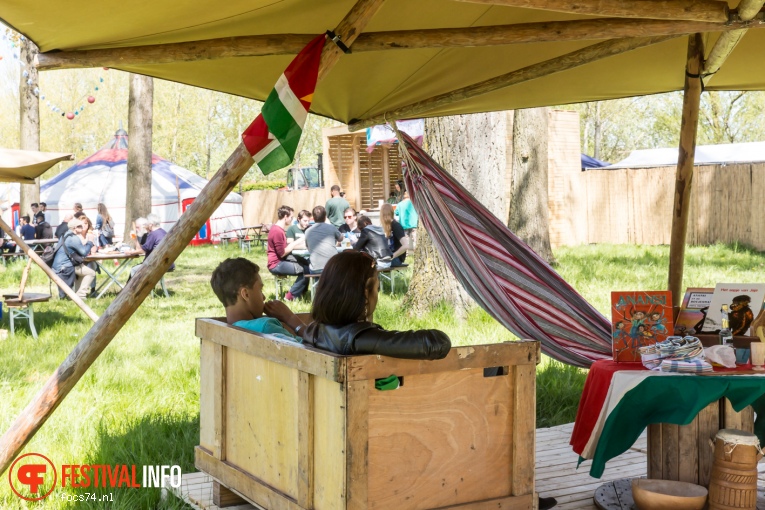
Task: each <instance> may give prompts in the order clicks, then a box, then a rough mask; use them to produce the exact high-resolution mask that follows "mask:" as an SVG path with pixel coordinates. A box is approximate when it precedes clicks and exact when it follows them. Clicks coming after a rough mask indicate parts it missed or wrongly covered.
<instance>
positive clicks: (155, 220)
mask: <svg viewBox="0 0 765 510" xmlns="http://www.w3.org/2000/svg"><path fill="white" fill-rule="evenodd" d="M139 219H142V218H139ZM136 224H138V220H136ZM145 228H146V231H147V234H146V237H145V238H144V237H141V239H143V241H142V242H140V243H138V248H137V249H136V250H133V251H132V252H131V253H143V254H144V255H145V256H144V258H143V262H146V259H148V258H149V255H151V252H153V251H154V249H155V248H156V247H157V246H159V243H161V242H162V239H164V238H165V236H167V232H165V229H164V228H162V219H161V218H160V217H159V216H157V215H156V214H150V215H148V216H147V217H146V225H145ZM143 262H141V263H140V264H136V265H134V266H133V267H131V268H130V278H132V277H133V276H135V274H136V273H137V272H138V270H139V269H141V267H142V265H143ZM174 270H175V264H172V265H170V268H169V269H168V270H167V271H168V272H170V271H174ZM128 280H129V279H128Z"/></svg>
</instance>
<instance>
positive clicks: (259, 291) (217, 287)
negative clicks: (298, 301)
mask: <svg viewBox="0 0 765 510" xmlns="http://www.w3.org/2000/svg"><path fill="white" fill-rule="evenodd" d="M210 286H211V287H212V289H213V292H215V295H216V296H218V299H219V300H220V302H221V303H223V306H224V307H225V308H226V323H227V324H229V325H231V326H236V327H238V328H243V329H247V330H250V331H254V332H256V333H265V334H267V335H274V336H276V337H278V338H281V339H283V340H290V341H292V342H302V341H303V338H302V337H301V336H300V333H301V332H303V329H304V328H305V324H303V321H302V320H300V318H299V317H298V316H297V315H295V314H294V313H292V310H290V309H289V308H287V305H285V304H284V303H282V302H281V301H276V300H273V301H268V302H265V299H266V298H265V296H264V295H263V279H262V278H261V277H260V267H258V265H257V264H254V263H252V262H251V261H249V260H247V259H245V258H241V257H240V258H233V259H226V260H224V261H223V262H221V263H220V264H219V265H218V267H216V268H215V271H213V273H212V278H210ZM264 313H265V316H264V315H263V314H264ZM282 323H284V324H286V325H287V328H289V329H285V327H284V326H283V325H282Z"/></svg>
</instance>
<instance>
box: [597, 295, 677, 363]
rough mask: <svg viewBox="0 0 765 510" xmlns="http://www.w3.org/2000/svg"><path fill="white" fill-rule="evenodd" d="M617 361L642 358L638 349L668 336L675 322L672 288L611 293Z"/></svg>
mask: <svg viewBox="0 0 765 510" xmlns="http://www.w3.org/2000/svg"><path fill="white" fill-rule="evenodd" d="M611 332H612V335H613V353H614V361H640V353H639V352H638V349H639V348H640V347H643V346H645V345H653V344H655V343H656V342H662V341H664V340H666V338H667V336H669V335H671V334H672V333H673V332H674V328H673V326H672V293H671V292H669V291H668V290H656V291H642V292H639V291H633V292H612V293H611Z"/></svg>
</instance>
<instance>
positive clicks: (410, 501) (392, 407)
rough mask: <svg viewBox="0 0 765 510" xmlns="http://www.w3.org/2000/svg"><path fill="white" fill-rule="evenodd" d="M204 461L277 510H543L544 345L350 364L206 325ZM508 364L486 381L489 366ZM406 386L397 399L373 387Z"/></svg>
mask: <svg viewBox="0 0 765 510" xmlns="http://www.w3.org/2000/svg"><path fill="white" fill-rule="evenodd" d="M196 333H197V336H199V337H200V338H201V339H202V345H201V374H200V376H201V385H202V387H201V394H200V406H201V410H200V444H199V446H198V447H197V448H196V451H195V464H196V467H197V468H198V469H200V470H201V471H204V472H205V473H208V474H209V475H211V476H212V477H213V478H215V479H216V480H217V481H218V482H220V483H221V484H222V485H223V486H225V487H226V488H228V489H232V490H234V491H236V492H237V493H239V494H241V495H242V496H244V497H246V498H247V499H248V500H250V501H251V502H252V503H255V504H257V505H260V506H262V507H264V508H267V509H269V510H275V509H291V510H299V509H305V510H307V509H317V510H341V509H342V510H344V509H394V508H395V509H397V510H405V509H436V508H439V509H440V508H455V509H456V508H460V509H468V508H470V509H489V508H491V509H528V510H533V508H535V507H536V495H535V492H534V441H535V422H536V409H535V406H536V397H535V369H536V363H537V360H538V357H539V343H538V342H532V341H524V342H512V343H510V342H508V343H501V344H492V345H480V346H470V347H455V348H452V350H451V352H450V353H449V355H448V356H447V357H446V358H444V359H442V360H438V361H418V360H400V359H394V358H387V357H384V356H347V357H345V356H338V355H334V354H331V353H328V352H325V351H319V350H316V349H312V348H309V347H304V346H302V345H299V344H296V343H292V342H285V341H280V340H277V339H271V338H267V337H265V336H261V335H257V334H255V333H251V332H249V331H245V330H242V329H239V328H234V327H231V326H228V325H226V324H225V323H224V322H221V321H219V320H216V319H197V322H196ZM487 367H503V369H502V370H501V375H499V376H494V377H485V372H484V368H487ZM392 374H395V375H397V376H398V377H399V378H401V380H402V385H401V387H400V388H399V389H397V390H392V391H378V390H376V389H375V386H374V385H375V379H378V378H383V377H388V376H390V375H392Z"/></svg>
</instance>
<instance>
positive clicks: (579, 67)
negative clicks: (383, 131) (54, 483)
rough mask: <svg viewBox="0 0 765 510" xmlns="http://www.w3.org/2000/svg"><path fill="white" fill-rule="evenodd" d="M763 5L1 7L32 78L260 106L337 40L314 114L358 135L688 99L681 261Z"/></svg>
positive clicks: (222, 190)
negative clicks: (97, 79) (702, 174)
mask: <svg viewBox="0 0 765 510" xmlns="http://www.w3.org/2000/svg"><path fill="white" fill-rule="evenodd" d="M763 3H764V0H742V2H741V5H738V11H737V12H733V11H730V10H729V7H734V6H736V4H735V3H734V2H731V3H730V4H729V3H727V2H719V1H716V0H555V1H551V0H416V1H413V0H387V1H386V0H229V1H227V2H216V3H214V4H213V3H211V2H205V1H200V0H184V1H179V0H155V1H153V2H151V3H150V4H146V3H145V2H117V1H115V0H104V1H102V2H96V3H93V2H87V3H86V2H84V1H83V0H73V1H70V2H61V1H60V0H38V1H36V2H31V3H30V2H19V1H18V0H0V18H2V19H3V20H4V21H5V22H6V23H8V24H9V25H10V26H12V27H13V28H14V29H16V30H18V31H19V32H21V33H22V34H24V35H25V36H27V37H29V38H30V39H31V40H32V41H33V42H34V43H35V44H36V45H37V46H38V47H39V48H40V50H41V51H42V53H41V54H40V55H39V56H38V63H39V66H38V68H39V69H41V70H44V69H63V68H76V67H101V66H105V67H113V68H116V69H122V70H125V71H131V72H136V73H142V74H146V75H150V76H155V77H158V78H163V79H167V80H173V81H177V82H181V83H187V84H190V85H196V86H199V87H205V88H209V89H214V90H220V91H223V92H228V93H232V94H238V95H241V96H245V97H250V98H254V99H259V100H263V99H265V98H266V96H267V95H268V94H269V93H270V92H271V90H272V87H273V86H274V83H275V82H276V80H277V78H278V77H279V76H280V74H281V73H282V72H283V70H284V69H285V67H286V66H287V65H288V63H289V62H290V61H291V58H292V55H294V54H296V53H297V52H298V51H300V49H301V48H302V47H303V46H304V45H305V44H306V43H308V41H309V40H310V39H311V38H312V37H313V36H315V35H317V34H320V33H323V32H325V31H326V30H327V29H331V28H334V30H333V32H332V34H333V36H334V35H336V36H337V37H338V38H339V40H340V41H341V42H342V43H343V45H344V46H347V47H350V48H351V50H352V53H348V54H344V55H343V54H342V50H341V47H340V46H341V45H339V44H338V45H335V44H331V43H329V44H327V45H326V46H325V47H324V50H323V53H322V57H321V64H320V66H319V81H320V82H321V83H320V84H319V86H318V87H317V89H316V94H315V96H314V98H313V105H312V111H313V112H314V113H317V114H320V115H325V116H329V117H332V118H335V119H338V120H341V121H344V122H350V121H357V122H355V123H354V125H353V126H352V127H360V126H363V125H369V124H372V123H377V122H380V121H381V120H382V119H383V118H387V119H401V118H410V117H415V116H437V115H454V114H463V113H474V112H482V111H492V110H503V109H514V108H524V107H532V106H541V105H551V104H563V103H572V102H578V101H591V100H599V99H610V98H617V97H626V96H633V95H640V94H651V93H657V92H666V91H671V90H678V89H681V88H683V89H684V90H685V98H686V101H685V104H684V108H683V133H681V151H680V154H681V161H680V162H679V164H678V168H679V170H678V178H677V183H676V200H675V210H674V211H673V248H675V242H676V241H677V242H679V243H680V245H681V246H683V247H684V240H685V230H684V229H685V226H684V225H685V224H686V218H687V210H688V205H687V204H688V198H689V194H690V180H691V175H692V168H693V151H694V146H695V134H696V131H695V130H696V125H697V121H698V100H699V94H700V92H701V79H702V78H703V80H704V82H705V84H706V85H707V88H708V89H709V90H717V89H744V90H750V89H762V88H765V68H763V67H762V66H759V65H758V63H759V61H758V60H757V57H759V54H760V51H759V49H760V48H762V47H763V42H765V31H763V33H760V32H761V31H759V30H750V31H747V30H745V29H747V28H753V29H756V28H759V27H761V26H763V23H762V21H761V19H762V15H761V14H760V13H759V11H760V9H761V8H762V6H763ZM721 33H722V35H721ZM745 33H746V34H747V36H746V37H744V38H743V39H742V36H743V35H744V34H745ZM685 34H702V35H700V36H692V37H690V38H687V37H680V36H681V35H685ZM740 40H741V43H740V44H738V43H739V41H740ZM356 43H358V44H356ZM737 45H738V46H737ZM704 48H707V49H709V48H711V50H709V51H708V54H707V53H704ZM705 55H706V56H707V58H706V60H705V59H704V58H703V57H704V56H705ZM726 59H727V61H726ZM723 62H726V64H725V66H724V67H722V70H720V71H719V72H717V71H718V70H719V69H720V65H721V64H722V63H723ZM712 76H714V77H715V78H714V80H713V81H711V82H710V79H711V77H712ZM252 164H253V160H252V158H251V157H250V154H249V153H248V152H247V151H246V149H245V148H244V146H243V145H241V144H240V145H239V147H237V149H236V150H235V151H234V153H233V154H232V155H231V156H230V157H229V159H228V160H227V161H226V162H225V163H224V164H223V166H222V167H221V168H220V170H219V171H218V172H217V173H216V174H215V176H214V177H213V179H212V180H211V181H210V183H209V184H208V186H206V187H205V189H204V190H203V191H202V193H201V194H200V195H199V197H198V198H197V200H195V201H194V204H193V205H192V206H191V207H190V208H189V209H188V210H187V211H186V213H185V214H184V215H183V216H182V217H181V219H180V221H178V222H177V223H176V225H175V226H174V227H173V229H171V231H170V233H169V234H168V236H167V237H166V238H165V240H164V241H163V243H162V244H161V245H160V246H159V247H158V248H157V250H155V252H154V253H152V257H151V258H150V259H149V260H147V261H146V262H145V263H144V265H143V268H142V270H141V271H139V272H138V274H136V276H135V277H134V278H133V279H131V281H130V282H129V283H128V285H127V286H126V287H125V289H124V290H123V292H121V293H120V294H119V296H118V297H117V298H116V299H115V300H114V301H113V302H112V304H111V305H110V306H109V308H108V309H107V310H106V312H105V313H104V314H103V315H102V316H101V317H100V318H99V319H98V321H97V322H96V324H95V325H94V326H93V327H92V328H91V329H90V331H88V333H87V334H86V335H85V337H83V339H82V340H81V341H80V343H79V344H78V345H77V346H76V347H75V349H74V350H73V351H72V353H71V354H70V355H69V356H68V357H67V359H66V360H64V362H63V363H62V364H61V366H60V367H59V368H58V369H57V370H56V372H55V373H54V374H53V375H52V376H51V377H50V379H49V380H48V381H47V382H46V384H45V386H44V387H43V388H42V389H41V390H40V392H39V393H38V394H37V395H36V396H35V398H34V399H33V400H32V402H30V404H29V405H28V406H27V408H26V409H25V410H24V412H23V413H22V414H21V415H20V416H19V417H18V418H17V419H16V420H15V422H14V423H13V425H12V426H11V427H10V429H9V430H8V431H7V432H6V433H5V434H4V435H3V437H2V438H0V472H4V471H5V470H6V469H7V468H8V466H10V464H11V462H12V461H13V459H14V458H15V457H16V455H18V453H19V452H20V451H21V450H22V449H23V447H24V445H25V444H26V443H27V442H28V441H29V439H30V438H31V437H32V435H34V433H35V432H36V431H37V430H38V429H39V428H40V427H41V426H42V425H43V424H44V423H45V421H46V420H47V419H48V417H50V415H51V414H52V413H53V411H54V410H55V409H56V407H57V406H58V405H59V404H60V403H61V402H62V400H63V398H65V397H66V395H67V394H68V393H69V391H71V389H72V388H73V387H74V385H75V384H76V383H77V382H78V381H79V379H80V378H81V377H82V375H83V374H84V373H85V372H86V371H87V369H88V367H89V366H90V365H91V364H92V363H93V361H95V359H96V358H97V357H98V355H99V354H100V353H101V352H102V351H103V349H104V348H106V346H107V345H108V344H109V342H110V341H111V339H112V338H114V336H115V335H116V333H117V332H118V331H119V330H120V328H121V327H122V325H123V324H124V323H125V322H126V321H127V320H128V319H129V318H130V316H131V315H132V314H133V313H134V312H135V310H136V309H137V308H138V306H140V304H141V303H142V302H143V300H144V299H145V298H146V296H148V294H149V293H150V292H151V290H152V289H153V287H154V285H155V284H156V283H157V282H158V281H159V279H160V278H161V277H162V275H163V274H164V272H165V271H166V270H167V269H168V268H169V267H170V264H172V262H173V261H174V260H175V258H176V257H177V256H178V254H179V253H180V252H181V251H182V250H183V248H184V247H185V246H186V245H187V244H188V242H189V241H190V240H191V238H192V237H193V236H194V235H195V233H196V232H197V231H198V230H199V228H200V227H201V226H202V223H203V222H204V221H205V219H206V218H207V217H209V215H210V214H211V213H212V211H213V210H214V209H215V208H217V207H218V205H219V204H220V203H221V201H222V200H223V198H224V197H225V196H226V195H227V194H228V192H229V191H230V190H231V189H232V188H233V186H234V185H235V184H236V183H237V182H238V181H239V180H240V179H241V178H242V176H243V175H244V174H245V173H246V172H247V170H248V169H249V168H250V167H251V166H252ZM675 224H677V225H678V229H675ZM678 253H679V257H675V256H674V255H671V260H672V261H674V262H675V263H676V262H677V260H679V261H680V272H679V275H680V277H681V276H682V250H680V251H679V252H678ZM672 263H673V262H671V268H670V272H672ZM671 274H672V273H671ZM680 279H681V278H680Z"/></svg>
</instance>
